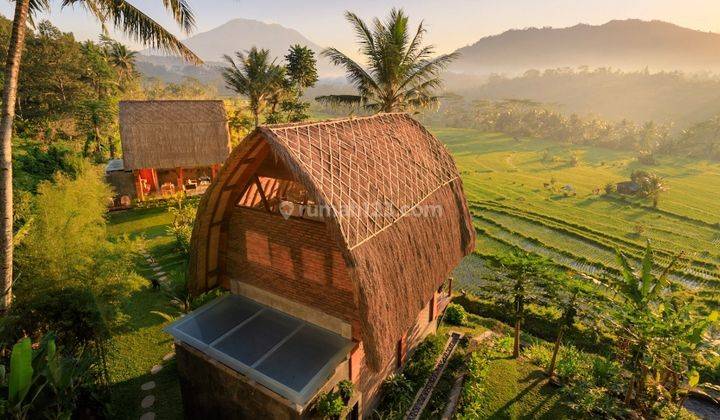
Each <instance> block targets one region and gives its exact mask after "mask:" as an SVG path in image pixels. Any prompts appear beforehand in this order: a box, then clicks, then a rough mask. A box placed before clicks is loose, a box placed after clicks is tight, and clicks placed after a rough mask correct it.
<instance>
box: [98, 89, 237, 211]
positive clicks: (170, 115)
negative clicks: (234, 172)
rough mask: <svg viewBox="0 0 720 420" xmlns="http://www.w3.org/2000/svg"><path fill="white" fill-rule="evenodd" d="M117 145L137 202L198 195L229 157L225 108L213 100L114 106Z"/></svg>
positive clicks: (130, 103) (220, 102)
mask: <svg viewBox="0 0 720 420" xmlns="http://www.w3.org/2000/svg"><path fill="white" fill-rule="evenodd" d="M120 141H121V143H122V151H123V162H122V166H123V170H124V171H126V172H131V173H132V177H133V182H134V184H135V198H137V199H139V200H144V199H145V198H147V197H149V196H169V195H173V194H175V193H178V192H185V193H186V194H187V195H196V194H202V193H203V192H205V190H206V189H207V187H208V185H210V182H211V181H212V180H213V179H214V178H215V175H216V174H217V170H218V168H219V167H220V165H222V163H223V162H225V159H227V157H228V155H229V154H230V135H229V132H228V125H227V115H226V114H225V107H224V106H223V103H222V101H216V100H212V101H210V100H198V101H188V100H172V101H156V100H153V101H123V102H120ZM115 178H118V177H117V175H115V176H114V177H112V178H109V181H110V182H112V179H115ZM118 187H119V186H116V189H118Z"/></svg>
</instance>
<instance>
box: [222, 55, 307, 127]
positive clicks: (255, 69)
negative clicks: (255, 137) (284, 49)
mask: <svg viewBox="0 0 720 420" xmlns="http://www.w3.org/2000/svg"><path fill="white" fill-rule="evenodd" d="M235 57H236V58H235V59H233V58H232V57H230V56H228V55H226V56H225V61H226V62H227V64H228V67H225V68H224V69H223V77H224V79H225V83H226V85H227V87H228V88H230V89H232V90H233V91H235V92H236V93H238V94H240V95H241V96H244V97H246V98H247V100H248V102H249V108H250V111H251V112H252V115H253V119H254V124H255V127H257V126H258V125H260V117H261V115H263V114H266V116H265V119H266V122H267V123H271V124H272V123H280V122H287V121H290V122H294V121H302V120H305V119H307V118H308V117H309V115H308V114H307V110H308V107H309V105H308V104H307V103H305V102H303V101H302V94H303V90H304V89H305V88H307V87H310V86H313V85H314V84H315V83H316V82H317V69H316V68H315V63H316V62H315V58H314V53H313V52H312V51H311V50H310V49H309V48H307V47H303V46H300V45H294V46H292V47H291V48H290V50H289V51H288V54H287V56H286V57H285V59H286V60H287V64H286V66H285V67H283V66H280V65H278V64H275V60H273V59H272V58H271V56H270V51H269V50H266V49H257V48H256V47H252V48H251V49H250V50H249V51H247V52H241V51H238V52H236V53H235ZM236 60H237V61H236Z"/></svg>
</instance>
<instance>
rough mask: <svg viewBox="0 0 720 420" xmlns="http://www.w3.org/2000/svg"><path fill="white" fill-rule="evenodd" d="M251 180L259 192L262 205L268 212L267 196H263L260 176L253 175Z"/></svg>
mask: <svg viewBox="0 0 720 420" xmlns="http://www.w3.org/2000/svg"><path fill="white" fill-rule="evenodd" d="M253 181H254V182H255V187H256V188H257V190H258V192H259V193H260V199H261V200H262V203H263V205H264V206H265V210H267V211H268V213H270V204H269V203H268V201H267V198H266V197H265V191H263V187H262V184H261V183H260V178H258V176H257V175H253Z"/></svg>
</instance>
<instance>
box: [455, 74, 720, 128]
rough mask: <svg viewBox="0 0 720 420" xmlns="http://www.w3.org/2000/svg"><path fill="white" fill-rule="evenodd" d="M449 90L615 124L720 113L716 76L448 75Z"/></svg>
mask: <svg viewBox="0 0 720 420" xmlns="http://www.w3.org/2000/svg"><path fill="white" fill-rule="evenodd" d="M446 80H447V83H446V86H447V91H448V92H455V93H459V94H462V95H463V96H464V97H466V98H467V99H469V100H477V99H488V100H503V99H531V100H533V101H537V102H541V103H546V104H555V105H556V107H557V109H558V110H560V111H562V112H564V113H566V114H571V113H577V114H579V115H587V114H594V115H598V116H599V117H600V118H602V119H607V120H612V121H618V120H621V119H623V118H626V119H629V120H632V121H656V122H657V123H662V124H670V123H673V124H674V125H675V127H677V128H687V127H689V126H690V125H692V124H694V123H696V122H699V121H704V120H707V119H709V118H711V117H713V116H714V115H715V114H717V113H720V78H719V77H718V76H717V75H713V74H700V73H697V74H689V73H683V72H677V71H675V72H650V71H647V70H645V71H636V72H626V71H620V70H616V69H611V68H599V69H588V68H583V67H581V68H578V69H571V68H561V69H549V70H544V71H538V70H528V71H527V72H525V73H524V74H523V75H521V76H517V77H508V76H502V75H493V76H490V77H486V78H483V79H479V78H475V79H468V78H467V77H462V76H459V75H446Z"/></svg>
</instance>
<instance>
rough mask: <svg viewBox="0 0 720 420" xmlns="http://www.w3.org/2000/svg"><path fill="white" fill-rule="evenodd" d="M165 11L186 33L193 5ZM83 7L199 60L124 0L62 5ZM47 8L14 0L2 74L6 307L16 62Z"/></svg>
mask: <svg viewBox="0 0 720 420" xmlns="http://www.w3.org/2000/svg"><path fill="white" fill-rule="evenodd" d="M162 4H163V6H164V7H165V9H166V10H168V11H170V13H171V14H172V16H173V18H174V20H175V21H176V22H177V23H178V24H179V25H180V26H181V27H182V29H183V30H184V31H185V32H190V31H191V30H192V29H193V27H194V26H195V19H194V16H193V13H192V10H191V9H190V7H189V6H188V4H187V1H186V0H162ZM75 5H77V6H81V7H84V8H85V9H86V10H87V11H88V12H89V13H90V14H91V15H92V16H94V17H95V18H96V19H97V20H98V21H99V22H100V23H101V25H102V27H103V30H104V29H105V28H106V24H108V23H110V24H111V25H112V26H113V27H114V28H115V29H117V30H119V31H121V32H123V33H125V34H126V35H128V36H129V37H130V38H132V39H133V40H135V41H139V42H141V43H143V44H145V45H147V46H150V47H154V48H160V49H163V50H165V51H167V52H169V53H172V54H178V55H180V56H182V57H184V58H185V59H187V60H189V61H192V62H195V63H200V62H201V60H200V59H199V58H198V57H197V56H196V55H195V54H194V53H193V52H192V51H190V49H188V48H187V47H185V46H184V45H183V44H182V43H181V42H180V41H179V40H178V39H177V38H176V37H175V36H174V35H173V34H172V33H170V32H169V31H168V30H167V29H165V28H163V27H162V26H161V25H160V24H158V23H157V22H155V21H154V20H153V19H152V18H150V17H149V16H148V15H146V14H145V13H143V12H142V11H141V10H139V9H138V8H136V7H135V6H133V5H132V4H130V3H128V2H126V1H125V0H63V1H62V6H61V7H66V6H75ZM47 8H49V2H48V0H15V15H14V18H13V24H12V31H11V34H10V42H9V44H8V53H7V61H6V63H5V78H4V86H3V93H2V116H1V117H0V140H1V141H2V148H1V149H0V200H1V202H2V205H1V206H0V210H1V211H2V214H0V250H1V251H2V257H1V258H0V293H2V299H0V310H3V309H5V308H7V307H8V306H9V305H10V303H11V301H12V279H13V278H12V275H13V274H12V264H13V248H12V243H13V240H12V237H13V231H12V229H13V207H12V206H13V200H12V195H13V193H12V130H13V120H14V119H15V104H16V102H17V85H18V78H19V74H20V61H21V59H22V53H23V50H24V48H25V35H26V30H27V24H28V19H30V20H32V15H33V14H35V13H36V12H39V11H42V10H46V9H47Z"/></svg>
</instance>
